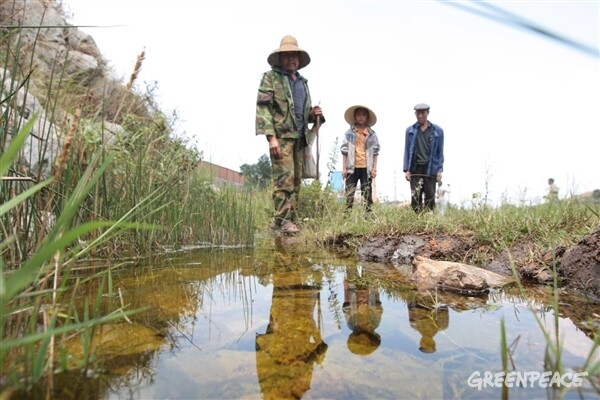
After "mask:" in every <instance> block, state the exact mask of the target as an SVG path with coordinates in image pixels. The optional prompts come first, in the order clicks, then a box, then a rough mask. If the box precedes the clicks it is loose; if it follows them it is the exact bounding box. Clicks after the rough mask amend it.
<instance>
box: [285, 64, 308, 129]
mask: <svg viewBox="0 0 600 400" xmlns="http://www.w3.org/2000/svg"><path fill="white" fill-rule="evenodd" d="M282 71H283V73H284V74H285V75H286V76H287V77H288V81H289V83H290V88H292V97H293V98H294V116H295V118H296V127H297V128H298V134H299V135H300V137H302V136H304V103H305V102H306V90H305V89H304V83H303V82H302V79H300V74H299V73H298V72H296V79H292V76H291V75H290V74H289V72H287V71H285V70H283V69H282Z"/></svg>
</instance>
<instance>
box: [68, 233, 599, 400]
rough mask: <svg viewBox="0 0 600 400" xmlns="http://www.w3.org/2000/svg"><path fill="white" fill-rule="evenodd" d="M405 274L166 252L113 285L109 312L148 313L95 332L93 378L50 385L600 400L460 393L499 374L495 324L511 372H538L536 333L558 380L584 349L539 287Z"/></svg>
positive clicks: (582, 392) (268, 247)
mask: <svg viewBox="0 0 600 400" xmlns="http://www.w3.org/2000/svg"><path fill="white" fill-rule="evenodd" d="M409 273H410V267H409V266H394V265H384V264H377V263H365V262H359V261H358V260H356V259H353V258H341V257H339V256H336V255H335V254H332V253H330V252H327V251H324V250H318V249H315V248H314V247H312V246H310V247H309V246H299V245H293V246H286V245H283V244H282V243H280V242H279V241H277V240H274V239H272V238H268V239H265V241H264V242H261V244H260V246H259V247H258V248H257V249H220V250H214V249H213V250H211V249H197V250H194V251H186V252H177V253H172V254H169V255H168V256H166V257H162V258H159V259H157V260H154V261H152V262H148V263H146V264H145V265H142V266H139V267H137V268H130V269H125V270H123V271H121V272H119V273H117V274H114V275H113V284H114V285H115V287H117V288H118V292H120V296H119V295H118V293H115V294H114V298H113V299H112V300H111V301H112V302H113V303H119V304H120V303H121V302H123V303H124V304H126V305H127V306H128V308H137V307H149V309H148V311H145V312H143V313H140V314H138V315H135V316H134V317H131V318H130V322H123V323H119V324H115V325H111V326H107V327H104V328H103V329H102V332H100V335H99V341H98V342H97V346H98V347H97V350H98V353H99V354H101V355H102V356H103V357H104V361H105V362H104V367H103V369H101V370H96V371H91V372H88V378H86V379H84V380H83V381H81V380H77V379H74V378H73V377H72V376H71V377H63V379H64V382H62V383H61V384H62V385H63V387H64V388H69V386H71V387H72V388H71V389H69V390H67V391H66V392H65V393H73V394H79V395H84V396H83V397H89V398H94V397H95V398H106V399H240V398H243V399H260V398H265V399H283V398H297V399H299V398H303V399H325V398H326V399H417V398H423V399H442V398H444V399H450V398H473V399H481V398H496V399H498V398H503V396H505V398H510V399H521V398H555V397H556V396H557V395H559V394H560V395H562V396H564V398H580V396H582V397H583V398H590V399H591V398H599V397H600V396H599V395H598V393H597V392H595V391H594V390H593V388H591V387H590V385H589V383H588V384H585V385H584V387H583V388H580V389H579V391H576V390H575V389H571V390H569V391H566V392H562V393H556V392H548V389H545V388H541V387H539V385H528V386H527V387H512V388H508V389H506V388H505V389H504V391H503V390H502V389H501V388H497V387H487V388H484V389H482V390H478V389H477V388H473V387H470V386H469V385H468V379H469V377H470V376H471V375H472V374H473V373H475V372H478V373H480V375H484V373H485V372H486V371H489V372H490V373H497V372H501V371H502V359H501V351H500V334H501V327H500V325H501V321H502V320H504V323H505V325H506V330H507V343H508V345H509V346H510V354H511V359H510V360H509V369H510V370H514V371H519V372H521V373H524V372H540V373H543V372H545V371H547V368H548V367H546V366H544V354H545V350H546V345H547V343H546V340H545V338H544V336H543V334H542V329H541V328H540V324H541V326H542V327H543V329H545V330H547V331H548V332H550V333H552V332H553V331H554V329H555V328H554V326H555V322H557V325H558V329H559V336H560V338H561V340H562V349H563V350H562V365H563V366H564V367H565V371H576V370H579V369H580V368H581V367H582V366H583V365H584V363H585V359H586V358H587V357H588V355H589V353H590V349H592V339H590V338H589V337H588V336H587V335H586V333H584V332H583V331H582V330H580V329H578V328H577V326H576V325H575V324H574V323H573V322H572V321H571V320H570V319H569V318H565V317H564V316H561V317H559V318H558V319H555V318H554V316H553V315H554V314H553V312H552V308H551V307H550V306H549V305H548V302H547V298H548V295H547V294H548V290H547V288H544V287H531V288H529V289H528V290H527V294H526V295H521V294H520V293H519V291H518V290H517V289H516V288H507V289H505V290H500V291H495V292H492V293H489V294H486V295H484V296H472V297H469V296H464V295H456V294H448V293H430V294H426V295H423V294H419V293H418V292H417V291H416V290H414V288H413V287H412V285H411V284H410V282H409V281H408V279H407V275H408V274H409ZM564 307H570V306H569V305H564ZM599 311H600V310H598V308H596V309H593V308H592V309H590V310H584V312H585V313H588V314H590V315H591V313H592V312H595V313H596V314H598V313H599ZM536 316H537V319H536ZM75 348H76V345H74V347H73V349H75ZM73 352H74V353H76V351H75V350H73ZM594 357H595V360H598V359H599V356H598V354H595V356H594ZM65 390H66V389H65ZM75 397H77V396H75Z"/></svg>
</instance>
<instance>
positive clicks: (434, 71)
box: [65, 0, 600, 204]
mask: <svg viewBox="0 0 600 400" xmlns="http://www.w3.org/2000/svg"><path fill="white" fill-rule="evenodd" d="M459 4H461V5H464V6H470V5H472V4H471V2H459ZM491 4H493V5H496V6H498V7H501V8H502V9H505V10H509V11H511V12H513V13H516V14H519V15H520V16H522V17H525V18H527V19H529V20H531V21H533V22H535V23H536V24H539V25H540V26H543V27H545V28H547V29H549V30H551V31H553V32H555V33H558V34H560V35H564V36H566V37H568V38H570V39H573V40H576V41H578V42H581V43H583V44H585V45H586V46H589V47H592V48H595V49H598V47H599V42H600V25H599V21H600V7H599V2H598V1H521V2H516V1H512V2H500V1H497V2H491ZM65 6H66V7H67V8H68V9H70V11H71V13H72V19H71V23H73V24H75V25H99V26H102V27H101V28H84V29H83V30H84V31H86V32H88V33H89V34H91V35H92V36H93V38H94V39H95V40H96V43H97V45H98V46H99V48H100V50H101V52H102V53H103V54H104V56H105V57H106V58H107V59H108V60H109V61H110V63H111V65H112V67H113V68H114V69H115V71H116V73H117V74H118V75H120V76H123V77H124V79H126V78H127V77H128V75H129V74H130V73H131V71H132V69H133V65H134V63H135V60H136V56H137V54H139V53H140V52H141V51H142V50H144V49H145V51H146V60H145V62H144V66H143V69H142V73H141V75H140V80H139V82H138V85H139V86H140V87H141V86H142V85H143V84H144V82H148V83H149V82H155V81H156V82H158V91H157V94H158V96H159V101H160V103H161V104H162V106H163V108H164V110H165V111H166V112H167V113H168V112H169V111H171V110H177V112H178V114H179V115H180V117H181V121H180V123H179V124H178V130H179V132H180V133H182V134H183V133H185V136H186V137H188V138H189V143H190V145H193V146H195V147H197V148H198V149H199V150H201V151H203V152H204V156H205V159H206V160H208V161H211V162H213V163H216V164H220V165H223V166H225V167H228V168H232V169H236V170H238V169H239V166H240V165H242V164H244V163H250V164H252V163H255V162H256V161H257V160H258V158H259V157H260V156H261V155H263V154H267V142H266V140H265V139H264V138H262V137H256V136H255V134H254V111H255V108H254V104H255V98H256V90H257V88H258V84H259V81H260V77H261V74H262V73H263V72H265V71H266V70H268V69H269V66H268V64H267V61H266V59H267V56H268V55H269V53H270V52H271V51H273V50H274V49H276V48H277V47H278V46H279V41H280V40H281V38H282V37H283V36H284V35H287V34H291V35H293V36H295V37H296V38H297V39H298V42H299V45H300V47H301V48H303V49H305V50H306V51H308V53H309V54H310V56H311V58H312V62H311V64H310V65H308V66H307V67H306V68H304V69H302V70H301V71H300V72H301V73H302V74H303V75H304V76H305V77H307V78H308V80H309V85H310V90H311V94H312V98H313V101H314V102H315V103H316V102H319V101H320V102H321V106H322V108H323V110H324V113H325V116H326V118H327V122H326V123H325V124H324V125H323V126H322V128H321V138H320V143H321V161H320V162H321V165H323V166H325V164H326V163H327V161H328V158H329V154H330V153H331V152H332V150H333V148H334V142H335V140H336V138H340V140H341V137H342V135H343V133H344V131H345V130H346V129H347V125H346V122H345V121H344V118H343V114H344V111H345V110H346V109H347V108H348V107H350V106H352V105H354V104H365V105H367V106H369V107H370V108H371V109H373V110H374V111H375V112H376V114H377V117H378V122H377V124H376V125H375V126H374V129H375V131H376V132H377V134H378V136H379V140H380V143H381V147H382V150H381V154H380V158H379V168H378V170H379V171H378V174H379V175H378V178H377V191H378V192H379V193H380V196H381V197H387V198H388V199H390V200H393V199H397V200H400V201H402V200H406V199H407V198H408V196H409V191H410V190H409V187H408V182H406V181H405V180H404V177H403V172H402V154H403V151H404V132H405V130H406V127H407V126H409V125H411V124H413V123H414V122H415V116H414V113H413V106H414V105H415V104H416V103H420V102H426V103H428V104H429V105H430V106H431V113H430V120H431V121H432V122H434V123H436V124H438V125H440V126H441V127H442V128H443V129H444V131H445V135H446V146H445V156H446V162H445V166H444V167H445V168H444V169H445V172H444V181H445V182H448V183H450V184H451V187H452V194H451V197H450V201H451V202H452V203H464V204H467V203H470V200H471V196H472V194H473V193H482V194H485V193H487V194H488V196H489V197H490V199H492V200H493V201H494V202H496V203H498V202H499V201H500V200H501V199H507V200H509V201H510V202H513V203H519V202H521V201H524V202H527V203H529V202H536V201H539V200H540V199H541V197H542V196H543V195H544V194H545V190H546V188H547V183H546V182H547V179H548V178H549V177H554V178H555V179H556V183H557V184H558V186H559V187H560V190H561V193H560V195H561V197H563V196H566V195H569V194H572V193H581V192H585V191H591V190H594V189H600V177H599V174H598V173H597V171H598V170H600V168H599V166H598V161H597V160H598V148H600V145H599V143H600V140H599V139H598V134H599V133H600V132H599V131H600V128H599V127H598V115H599V110H600V59H599V57H598V55H597V52H596V54H595V55H590V54H589V53H585V52H582V51H578V50H576V49H574V48H570V47H568V46H566V45H564V44H561V43H558V42H556V41H553V40H550V39H548V38H545V37H543V36H542V35H539V34H535V33H532V32H531V31H526V30H523V29H519V28H516V27H514V26H508V25H505V24H501V23H498V22H495V21H492V20H489V19H486V18H482V17H480V16H477V15H473V14H471V13H468V12H465V11H462V10H459V9H457V8H456V7H453V6H451V5H448V4H444V3H443V2H439V1H426V0H424V1H377V0H375V1H368V2H367V1H327V0H325V1H229V0H220V1H192V0H187V1H186V0H172V1H170V2H168V3H167V2H164V1H154V0H146V1H144V2H142V1H138V0H102V1H100V0H65ZM339 160H340V161H341V157H339ZM338 167H339V162H338ZM321 169H322V170H323V169H324V167H322V168H321Z"/></svg>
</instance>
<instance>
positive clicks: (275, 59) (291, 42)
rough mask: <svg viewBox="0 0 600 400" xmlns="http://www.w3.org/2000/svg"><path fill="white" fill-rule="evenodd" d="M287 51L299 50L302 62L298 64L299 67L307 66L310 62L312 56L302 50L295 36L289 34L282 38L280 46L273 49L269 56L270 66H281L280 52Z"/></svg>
mask: <svg viewBox="0 0 600 400" xmlns="http://www.w3.org/2000/svg"><path fill="white" fill-rule="evenodd" d="M287 51H297V52H298V53H300V64H299V65H298V69H301V68H304V67H306V66H307V65H308V64H310V56H309V55H308V53H307V52H306V50H302V49H301V48H299V47H298V41H297V40H296V38H295V37H293V36H290V35H287V36H284V37H283V39H281V43H280V44H279V48H278V49H275V50H273V52H272V53H271V54H269V57H268V58H267V62H268V63H269V65H270V66H272V67H273V66H276V65H277V66H281V65H280V64H279V53H283V52H287Z"/></svg>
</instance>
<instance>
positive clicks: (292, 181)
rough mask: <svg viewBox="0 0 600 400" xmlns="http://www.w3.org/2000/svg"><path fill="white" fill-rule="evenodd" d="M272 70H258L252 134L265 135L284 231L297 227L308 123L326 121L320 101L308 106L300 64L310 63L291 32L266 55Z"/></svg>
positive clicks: (280, 226)
mask: <svg viewBox="0 0 600 400" xmlns="http://www.w3.org/2000/svg"><path fill="white" fill-rule="evenodd" d="M267 61H268V63H269V64H270V65H271V70H270V71H268V72H265V73H264V74H263V76H262V80H261V82H260V86H259V88H258V96H257V99H256V134H257V135H265V136H266V137H267V141H268V142H269V155H270V157H271V164H272V167H273V202H274V206H275V216H274V224H273V227H274V228H275V229H278V230H281V231H282V232H283V233H286V234H294V233H297V232H298V227H297V226H296V225H295V224H294V222H293V219H294V202H295V201H297V197H298V194H299V191H300V185H301V183H302V161H303V159H304V149H305V147H306V144H307V139H306V137H307V134H308V132H309V127H308V124H309V123H314V122H315V121H316V120H317V118H320V119H321V122H325V119H324V117H323V112H322V110H321V108H320V107H319V106H316V107H312V102H311V98H310V92H309V90H308V84H307V80H306V78H304V77H303V76H301V75H300V74H299V73H298V70H299V69H301V68H303V67H305V66H307V65H308V64H309V63H310V57H309V55H308V53H307V52H306V51H304V50H302V49H300V48H298V43H297V41H296V39H295V38H293V37H292V36H285V37H284V38H283V39H282V40H281V45H280V47H279V48H278V49H277V50H275V51H273V52H272V53H271V54H270V55H269V57H268V58H267Z"/></svg>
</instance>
